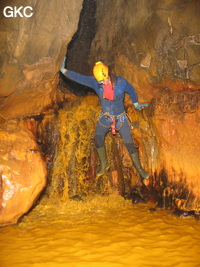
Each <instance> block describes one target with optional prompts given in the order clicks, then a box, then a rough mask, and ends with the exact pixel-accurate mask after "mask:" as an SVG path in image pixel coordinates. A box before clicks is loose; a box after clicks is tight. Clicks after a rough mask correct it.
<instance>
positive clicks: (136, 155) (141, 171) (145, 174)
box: [130, 152, 149, 179]
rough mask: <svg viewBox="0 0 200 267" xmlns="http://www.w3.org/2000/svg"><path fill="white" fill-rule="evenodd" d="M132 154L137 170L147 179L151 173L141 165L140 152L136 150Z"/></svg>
mask: <svg viewBox="0 0 200 267" xmlns="http://www.w3.org/2000/svg"><path fill="white" fill-rule="evenodd" d="M130 156H131V159H132V161H133V164H134V166H135V168H136V170H137V171H138V173H139V174H140V175H141V176H142V178H143V179H147V178H149V173H148V172H146V171H145V170H144V169H143V168H142V166H141V163H140V159H139V156H138V153H137V152H135V153H133V154H130Z"/></svg>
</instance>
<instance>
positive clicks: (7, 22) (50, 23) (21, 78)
mask: <svg viewBox="0 0 200 267" xmlns="http://www.w3.org/2000/svg"><path fill="white" fill-rule="evenodd" d="M5 6H11V7H12V8H14V7H17V8H19V7H21V6H23V7H25V6H31V7H32V8H33V11H32V12H33V16H31V17H21V16H20V15H19V14H17V17H5V16H4V15H3V10H4V8H5ZM81 8H82V0H76V1H75V0H72V1H71V0H70V1H69V0H59V1H58V0H51V1H39V0H16V1H12V0H9V1H1V2H0V10H1V13H0V20H1V24H0V55H1V56H0V124H2V125H0V126H1V127H0V151H1V152H0V200H1V201H0V224H3V225H6V224H10V223H16V222H17V221H18V219H19V218H20V217H21V216H22V215H23V214H24V213H26V212H27V211H28V210H29V209H30V207H31V206H32V205H33V203H34V202H35V200H36V199H37V197H38V196H39V194H40V192H41V191H42V189H43V188H44V186H45V184H46V176H47V172H46V164H45V160H44V158H43V157H42V151H41V149H40V147H39V146H38V144H37V139H36V136H37V134H36V129H37V120H34V119H33V116H34V115H39V114H40V113H42V112H44V110H46V109H47V108H48V107H49V106H52V105H54V104H55V103H56V102H57V101H59V99H63V98H62V96H61V94H60V93H59V94H58V93H56V88H57V84H58V79H59V73H58V72H59V69H60V67H61V64H62V61H63V58H64V55H65V54H66V47H67V44H68V43H69V41H70V40H71V38H72V36H73V34H74V33H75V31H76V30H77V26H78V21H79V15H80V11H81ZM31 117H32V118H31ZM23 122H24V123H23Z"/></svg>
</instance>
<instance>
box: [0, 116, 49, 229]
mask: <svg viewBox="0 0 200 267" xmlns="http://www.w3.org/2000/svg"><path fill="white" fill-rule="evenodd" d="M45 184H46V166H45V163H44V160H43V158H42V156H41V152H40V149H39V147H38V145H37V143H36V140H35V137H34V135H33V134H32V133H31V132H30V131H29V130H27V128H25V127H23V126H22V125H21V126H20V125H19V124H18V123H16V122H15V121H10V122H9V123H7V124H4V125H3V126H2V127H1V128H0V185H1V187H0V188H1V191H0V199H1V201H0V203H1V207H0V225H8V224H14V223H17V221H18V219H19V218H20V217H21V216H22V215H23V214H24V213H26V212H27V211H28V210H29V209H30V208H31V206H32V205H33V203H34V202H35V201H36V199H37V197H38V196H39V194H40V192H41V191H42V189H43V188H44V186H45Z"/></svg>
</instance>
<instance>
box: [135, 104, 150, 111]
mask: <svg viewBox="0 0 200 267" xmlns="http://www.w3.org/2000/svg"><path fill="white" fill-rule="evenodd" d="M133 105H134V107H135V108H136V109H138V110H142V108H143V107H148V105H149V104H148V103H144V104H139V103H138V102H136V103H134V104H133Z"/></svg>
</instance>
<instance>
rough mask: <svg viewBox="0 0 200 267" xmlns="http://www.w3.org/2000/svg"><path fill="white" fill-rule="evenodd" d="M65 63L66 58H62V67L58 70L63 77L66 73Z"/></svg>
mask: <svg viewBox="0 0 200 267" xmlns="http://www.w3.org/2000/svg"><path fill="white" fill-rule="evenodd" d="M65 61H66V57H64V60H63V63H62V66H61V68H60V71H61V72H62V73H63V74H64V75H65V73H66V72H67V69H66V68H65Z"/></svg>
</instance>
